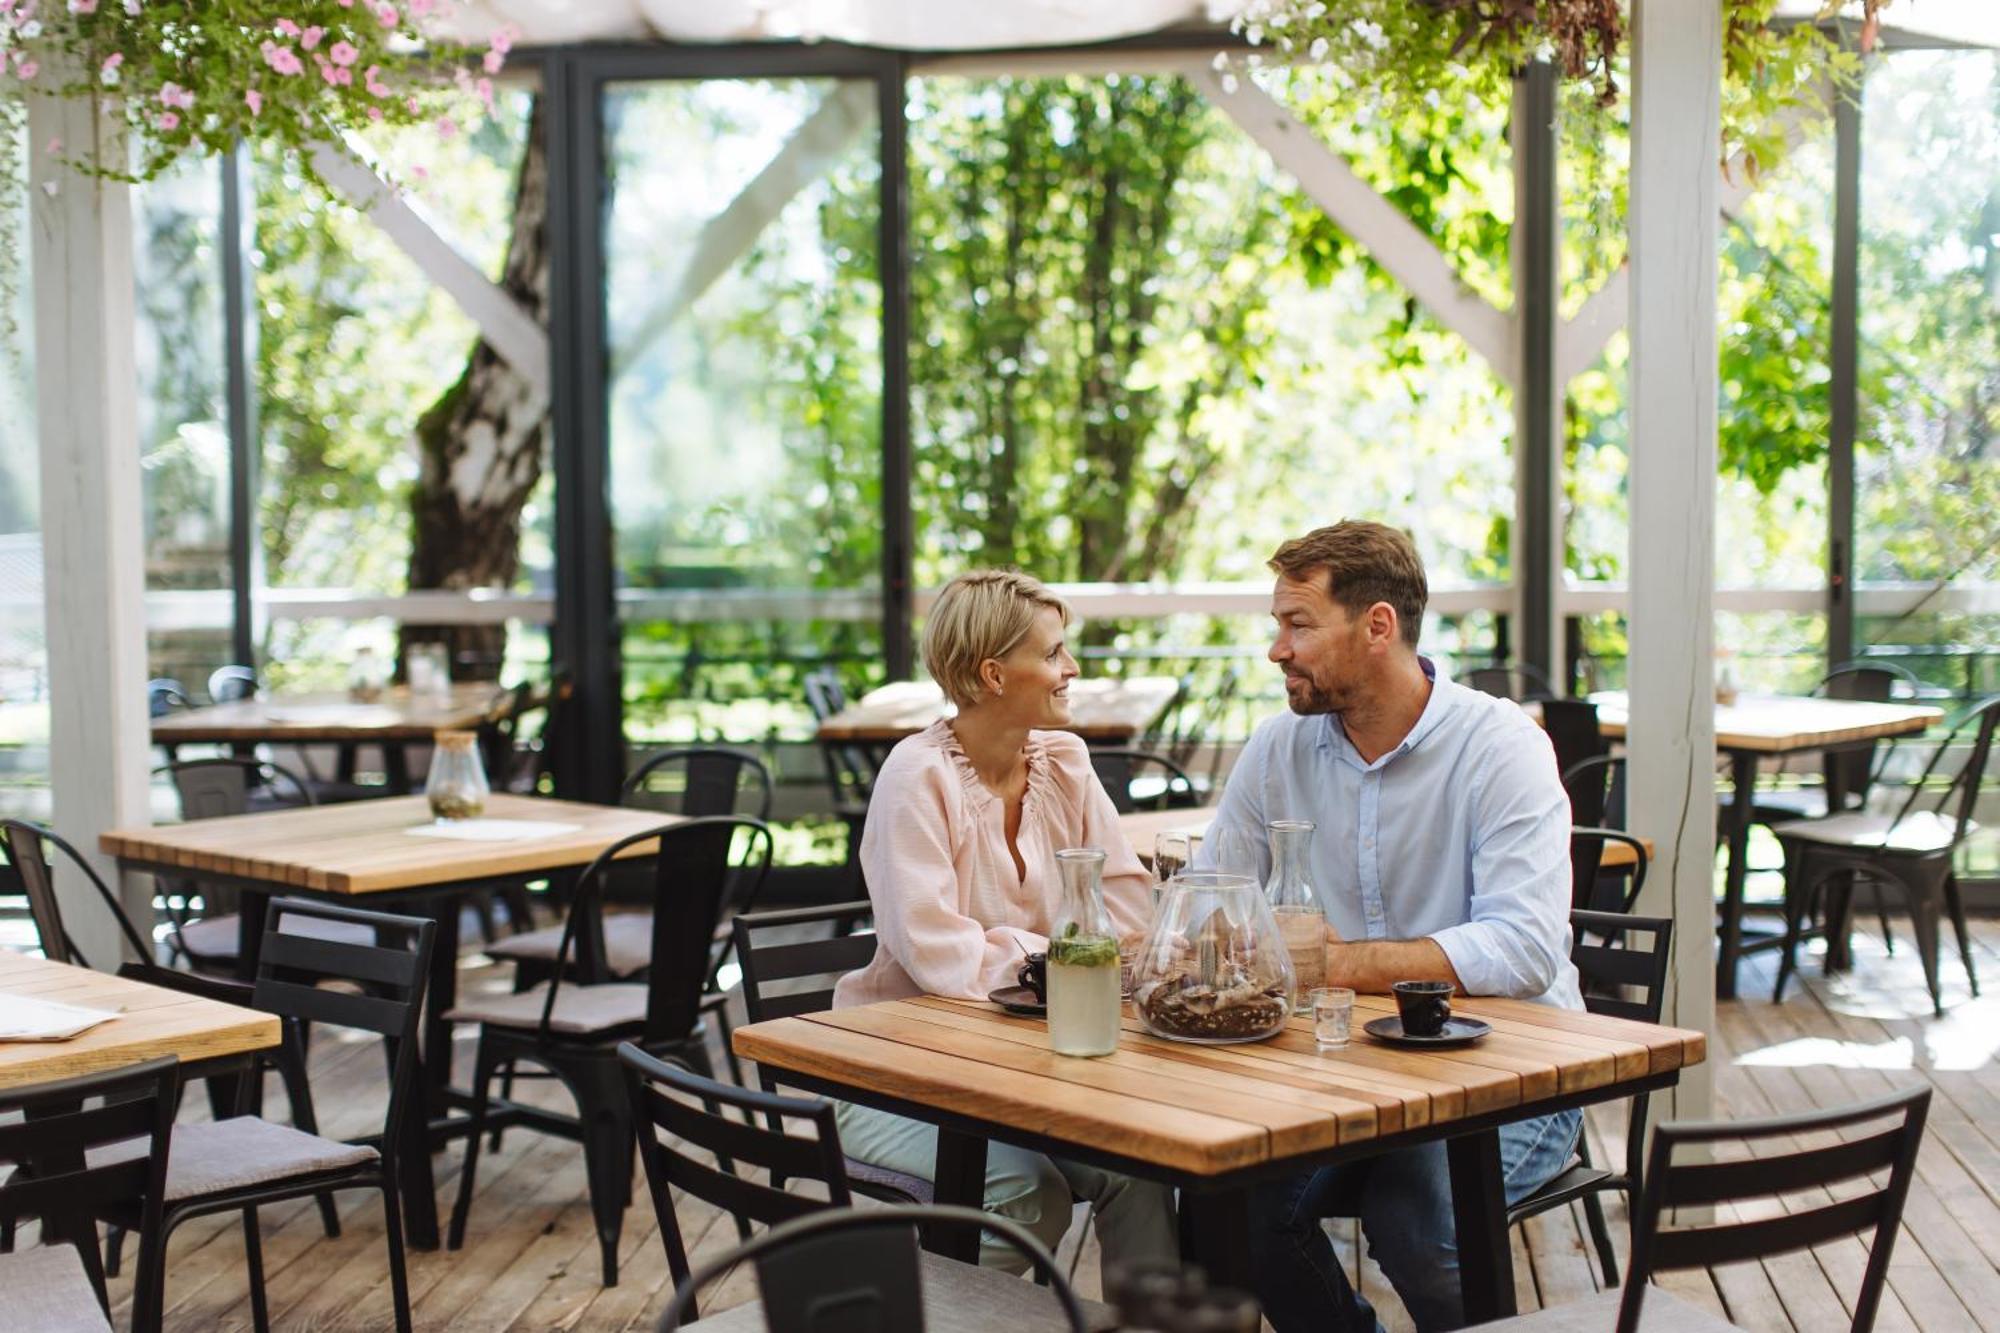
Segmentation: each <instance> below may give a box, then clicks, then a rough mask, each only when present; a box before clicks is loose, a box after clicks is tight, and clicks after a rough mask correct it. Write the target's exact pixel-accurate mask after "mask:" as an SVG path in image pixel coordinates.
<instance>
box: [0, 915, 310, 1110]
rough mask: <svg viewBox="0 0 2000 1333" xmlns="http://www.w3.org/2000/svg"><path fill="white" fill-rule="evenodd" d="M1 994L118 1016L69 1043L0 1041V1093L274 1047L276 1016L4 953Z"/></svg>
mask: <svg viewBox="0 0 2000 1333" xmlns="http://www.w3.org/2000/svg"><path fill="white" fill-rule="evenodd" d="M0 994H6V995H30V996H34V997H35V998H37V999H43V1000H55V1001H59V1002H60V1003H63V1004H78V1005H82V1006H84V1007H85V1008H89V1009H120V1010H123V1011H124V1012H122V1013H121V1014H120V1015H119V1016H118V1017H117V1018H114V1019H112V1020H110V1021H109V1022H107V1023H100V1024H98V1025H97V1026H96V1027H94V1028H92V1029H90V1031H88V1032H84V1033H81V1034H79V1035H77V1036H74V1037H71V1038H70V1039H69V1040H68V1041H0V1088H18V1087H21V1086H23V1085H25V1084H29V1083H47V1082H52V1081H53V1080H56V1079H63V1078H75V1077H77V1076H78V1075H80V1074H94V1073H97V1072H98V1071H100V1070H105V1069H117V1068H120V1067H121V1066H124V1065H135V1064H140V1063H142V1062H144V1061H146V1060H153V1059H157V1058H158V1057H160V1056H163V1055H178V1056H179V1057H180V1058H181V1059H182V1060H183V1061H194V1060H208V1059H213V1058H215V1057H217V1056H224V1055H240V1054H242V1053H243V1052H245V1051H258V1050H263V1049H265V1048H266V1047H270V1046H276V1045H277V1044H278V1020H277V1018H276V1017H275V1016H274V1015H271V1014H263V1013H258V1012H257V1011H256V1010H254V1009H240V1008H238V1007H237V1006H235V1005H233V1004H223V1003H221V1002H219V1001H216V1000H205V999H202V998H200V997H198V996H194V995H185V994H183V993H181V992H180V991H173V990H168V989H166V988H165V987H163V986H149V985H147V984H146V983H145V982H143V981H128V980H126V979H125V978H123V977H115V976H111V975H109V974H107V973H104V972H93V971H91V970H90V969H89V968H87V967H71V966H70V965H69V964H67V963H51V962H49V961H48V960H47V959H43V958H31V957H29V956H28V955H27V954H24V953H15V952H14V951H12V950H10V949H0Z"/></svg>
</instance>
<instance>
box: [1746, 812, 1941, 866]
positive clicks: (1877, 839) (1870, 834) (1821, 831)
mask: <svg viewBox="0 0 2000 1333" xmlns="http://www.w3.org/2000/svg"><path fill="white" fill-rule="evenodd" d="M1975 827H1977V826H1976V825H1974V824H1972V823H1971V822H1969V821H1968V822H1967V824H1966V830H1967V831H1968V832H1970V831H1971V830H1972V829H1973V828H1975ZM1771 832H1772V833H1774V834H1776V835H1777V836H1778V837H1779V838H1780V839H1781V840H1783V841H1787V842H1809V843H1814V844H1817V845H1819V846H1822V847H1844V848H1848V849H1851V850H1854V851H1882V852H1903V853H1906V854H1909V855H1925V854H1933V853H1937V852H1943V851H1948V850H1950V848H1951V845H1952V842H1953V836H1954V834H1955V833H1956V832H1957V823H1956V821H1955V820H1950V819H1946V818H1945V817H1943V816H1942V815H1939V814H1937V813H1936V812H1935V811H1931V810H1918V811H1915V812H1913V813H1912V814H1910V815H1907V816H1905V817H1904V818H1903V819H1902V820H1900V821H1898V820H1897V819H1896V818H1895V816H1893V815H1877V814H1869V813H1868V812H1866V811H1862V810H1857V811H1854V812H1853V813H1852V814H1845V815H1834V816H1831V817H1830V818H1827V819H1801V820H1796V821H1794V822H1792V823H1789V824H1779V825H1776V826H1775V827H1773V828H1772V829H1771Z"/></svg>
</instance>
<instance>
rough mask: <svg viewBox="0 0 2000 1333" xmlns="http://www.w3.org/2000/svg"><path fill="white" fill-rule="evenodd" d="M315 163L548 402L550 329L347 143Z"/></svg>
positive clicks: (324, 147)
mask: <svg viewBox="0 0 2000 1333" xmlns="http://www.w3.org/2000/svg"><path fill="white" fill-rule="evenodd" d="M312 163H313V170H315V171H317V172H318V173H319V174H320V178H321V179H322V180H324V181H325V182H326V183H327V184H329V185H331V186H332V187H333V188H334V189H336V190H338V191H340V193H341V194H342V195H343V196H345V197H346V199H347V201H348V202H349V203H351V204H353V205H354V206H355V207H356V208H357V209H359V210H361V212H362V214H363V215H364V216H365V217H367V218H368V219H369V220H370V221H371V222H373V223H374V224H375V225H376V226H377V227H379V228H381V230H382V234H383V235H385V236H387V237H388V238H389V239H390V240H391V241H394V242H395V243H396V246H397V248H398V249H400V250H401V251H402V252H403V253H404V254H406V255H408V256H409V257H410V258H411V259H414V260H415V261H416V262H417V267H419V268H421V269H422V270H423V271H424V274H425V276H426V277H428V278H429V279H430V280H431V281H432V282H434V283H436V284H437V285H438V286H440V287H442V288H443V289H444V290H445V293H446V294H447V295H449V296H450V297H451V299H452V300H454V301H456V302H457V303H458V307H459V309H461V310H463V311H464V312H465V313H466V315H467V316H468V317H469V318H470V319H471V320H472V322H473V323H474V324H477V325H478V326H479V333H480V336H481V337H483V338H484V339H486V341H487V343H488V344H489V345H490V346H491V347H492V348H493V350H494V351H496V352H498V353H499V354H500V355H501V356H502V357H503V358H505V359H506V361H507V364H508V365H510V366H512V367H514V369H515V370H516V371H517V372H519V373H520V375H521V377H522V378H523V379H524V380H526V381H527V382H528V384H529V385H530V387H532V388H533V390H534V391H535V392H536V393H537V394H538V395H540V396H541V397H542V398H544V399H546V398H547V397H548V394H549V335H548V330H546V329H544V328H543V327H542V326H541V324H540V322H539V321H537V320H536V319H535V318H534V316H532V315H530V314H529V313H528V312H527V311H525V310H523V309H522V308H521V304H520V302H518V301H516V300H515V299H514V298H513V297H511V296H509V295H508V294H507V293H506V292H505V291H504V290H502V289H501V288H500V287H499V286H498V285H497V284H496V283H494V282H493V281H492V280H491V279H490V278H488V277H487V276H486V275H485V274H484V273H482V272H480V271H479V268H478V266H477V265H475V264H473V262H472V261H471V260H469V259H467V258H466V257H465V256H464V255H462V254H460V253H459V252H458V251H457V250H456V249H455V248H453V246H452V244H451V242H449V241H447V240H445V239H444V238H443V237H442V236H439V235H438V234H437V232H435V231H434V230H432V229H431V226H430V224H429V223H427V222H425V221H424V220H423V218H421V217H419V216H418V215H417V211H416V210H415V209H413V208H411V207H410V205H409V204H408V203H407V202H406V201H405V200H404V199H403V197H402V196H401V195H400V194H398V193H397V192H396V191H395V189H393V188H392V187H391V186H390V185H389V184H388V183H387V182H386V181H384V180H383V179H382V178H381V177H380V176H378V175H376V174H375V172H374V170H373V169H372V168H370V167H369V166H368V164H367V163H365V162H363V161H362V160H361V159H360V158H359V157H356V156H355V155H354V153H353V152H352V151H350V150H349V149H348V148H346V147H345V146H344V145H339V144H320V145H317V146H315V147H314V148H313V150H312Z"/></svg>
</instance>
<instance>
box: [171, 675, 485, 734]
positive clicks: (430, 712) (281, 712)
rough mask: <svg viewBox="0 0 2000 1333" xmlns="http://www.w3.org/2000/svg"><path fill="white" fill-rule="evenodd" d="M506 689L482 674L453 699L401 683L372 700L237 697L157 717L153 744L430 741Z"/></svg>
mask: <svg viewBox="0 0 2000 1333" xmlns="http://www.w3.org/2000/svg"><path fill="white" fill-rule="evenodd" d="M501 693H502V691H501V689H500V687H499V686H497V685H494V684H493V683H492V682H490V681H483V682H479V683H476V684H459V685H453V686H452V687H451V696H450V697H449V698H437V697H428V696H427V697H423V698H418V697H415V696H413V695H412V694H411V693H410V692H409V690H407V689H405V688H403V687H401V686H398V687H396V688H394V689H389V690H384V691H383V692H382V697H381V698H380V699H378V700H376V701H375V702H374V703H367V704H364V703H356V702H355V701H354V700H352V699H350V698H348V697H347V696H346V695H345V694H337V693H328V694H279V695H272V696H270V697H267V698H256V699H238V700H236V701H234V702H232V703H226V704H210V705H208V706H207V707H205V708H188V709H183V710H181V711H180V712H175V713H168V714H166V715H165V716H164V717H156V718H154V719H153V743H154V744H156V745H182V744H195V743H199V742H205V741H212V742H229V741H276V742H288V741H300V742H305V741H313V742H325V741H427V740H429V739H430V738H431V734H432V733H433V732H437V731H446V730H458V729H463V728H467V727H474V726H477V725H479V722H480V721H481V719H483V718H484V717H485V716H486V714H487V712H488V710H490V709H491V708H492V706H493V703H494V700H495V698H496V697H497V696H499V695H500V694H501Z"/></svg>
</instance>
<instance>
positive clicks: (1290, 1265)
mask: <svg viewBox="0 0 2000 1333" xmlns="http://www.w3.org/2000/svg"><path fill="white" fill-rule="evenodd" d="M1582 1118H1583V1113H1582V1112H1581V1111H1558V1112H1556V1113H1555V1114H1554V1115H1547V1116H1541V1117H1539V1118H1537V1119H1534V1120H1520V1121H1516V1122H1515V1123H1513V1124H1511V1125H1503V1126H1501V1128H1500V1172H1501V1178H1502V1180H1504V1181H1505V1183H1506V1189H1507V1202H1508V1203H1509V1204H1513V1203H1516V1202H1518V1201H1519V1200H1521V1199H1523V1198H1525V1197H1527V1196H1528V1195H1529V1194H1531V1193H1533V1192H1534V1191H1535V1190H1538V1189H1540V1188H1541V1187H1542V1186H1543V1185H1544V1184H1546V1183H1547V1182H1548V1181H1549V1180H1551V1179H1553V1178H1554V1177H1555V1175H1556V1173H1557V1172H1559V1171H1561V1170H1562V1169H1563V1166H1564V1164H1565V1163H1567V1162H1568V1161H1569V1159H1570V1155H1571V1154H1572V1153H1573V1152H1574V1151H1575V1147H1576V1133H1577V1127H1578V1125H1579V1124H1581V1123H1582ZM1327 1217H1359V1218H1360V1219H1361V1229H1362V1231H1363V1232H1365V1233H1366V1235H1367V1237H1368V1251H1369V1253H1370V1254H1372V1255H1373V1256H1374V1257H1375V1261H1376V1262H1377V1263H1378V1264H1380V1265H1381V1266H1382V1271H1383V1272H1384V1273H1386V1274H1388V1276H1389V1282H1390V1284H1391V1285H1392V1286H1394V1287H1395V1288H1396V1294H1397V1295H1398V1296H1400V1297H1402V1300H1403V1305H1404V1307H1405V1308H1407V1309H1408V1310H1409V1312H1410V1317H1411V1318H1412V1319H1413V1320H1415V1321H1416V1325H1417V1328H1418V1330H1419V1333H1442V1330H1446V1329H1454V1328H1459V1327H1461V1326H1462V1325H1463V1324H1464V1323H1465V1311H1464V1307H1463V1306H1462V1304H1461V1303H1460V1299H1459V1286H1458V1226H1457V1223H1456V1221H1455V1220H1454V1218H1453V1215H1452V1209H1451V1172H1450V1170H1449V1168H1448V1167H1447V1166H1446V1164H1445V1147H1444V1144H1443V1143H1425V1144H1420V1145H1418V1146H1416V1147H1414V1148H1404V1149H1401V1150H1399V1151H1396V1152H1388V1153H1384V1154H1382V1155H1381V1156H1380V1157H1369V1158H1364V1159H1362V1160H1361V1161H1358V1162H1347V1163H1343V1164H1342V1165H1340V1166H1327V1167H1321V1168H1320V1169H1319V1170H1317V1171H1312V1172H1309V1173H1307V1174H1305V1175H1302V1176H1295V1177H1293V1178H1292V1179H1290V1180H1281V1181H1278V1182H1277V1183H1275V1184H1272V1185H1267V1186H1265V1187H1264V1188H1262V1189H1260V1190H1259V1191H1258V1192H1257V1194H1256V1197H1255V1198H1254V1199H1253V1200H1252V1203H1251V1212H1250V1224H1251V1226H1252V1227H1253V1228H1254V1229H1255V1234H1254V1236H1253V1238H1252V1241H1251V1266H1252V1271H1253V1272H1254V1274H1255V1277H1256V1285H1257V1299H1258V1300H1259V1301H1261V1302H1262V1303H1263V1306H1264V1317H1265V1318H1266V1319H1269V1320H1270V1321H1271V1327H1273V1328H1274V1329H1276V1330H1277V1333H1308V1331H1309V1333H1380V1330H1381V1327H1382V1326H1381V1324H1380V1323H1378V1322H1377V1321H1376V1318H1375V1308H1374V1307H1373V1306H1371V1305H1370V1304H1369V1303H1368V1302H1367V1300H1365V1299H1364V1298H1363V1297H1362V1296H1361V1295H1360V1294H1359V1293H1357V1292H1356V1291H1355V1290H1354V1287H1353V1285H1352V1284H1351V1283H1349V1282H1348V1280H1347V1274H1346V1273H1345V1272H1343V1271H1342V1270H1341V1267H1340V1265H1339V1264H1338V1263H1336V1262H1335V1261H1334V1257H1333V1245H1332V1244H1331V1243H1330V1242H1329V1241H1328V1240H1327V1237H1326V1232H1325V1231H1323V1230H1321V1228H1320V1220H1321V1219H1322V1218H1327Z"/></svg>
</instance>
